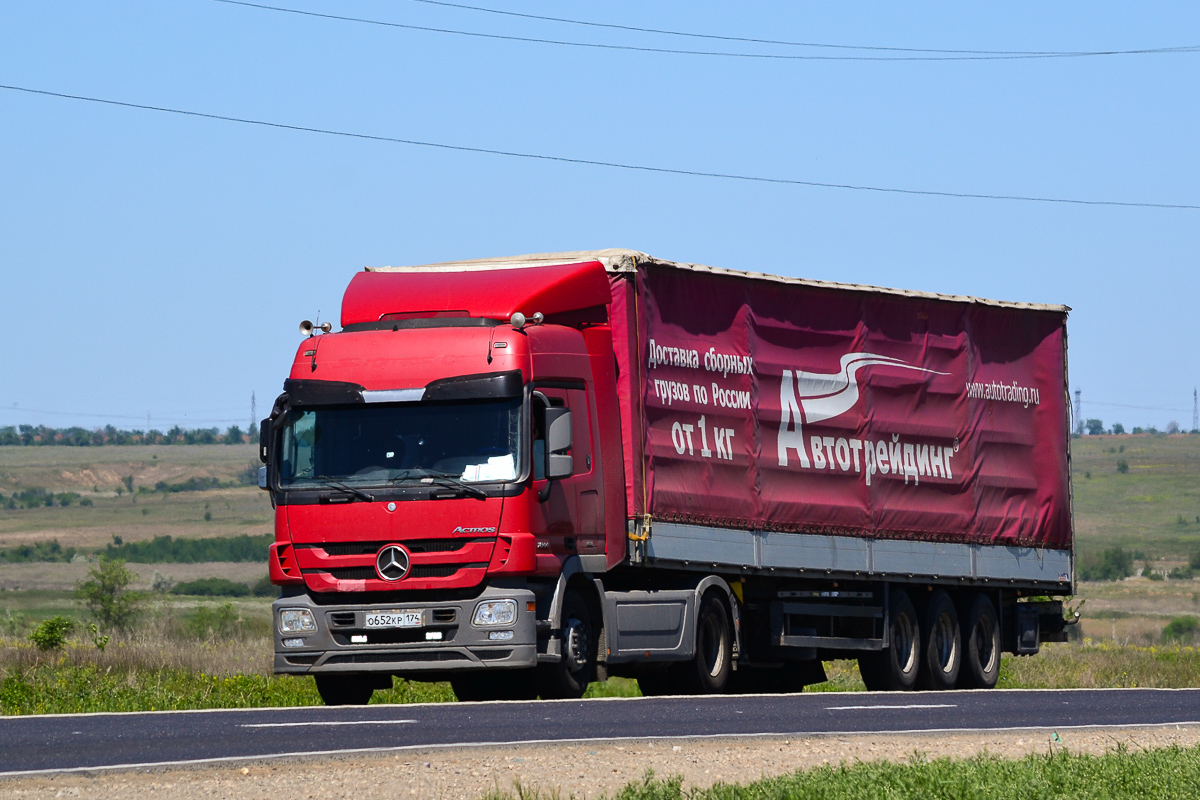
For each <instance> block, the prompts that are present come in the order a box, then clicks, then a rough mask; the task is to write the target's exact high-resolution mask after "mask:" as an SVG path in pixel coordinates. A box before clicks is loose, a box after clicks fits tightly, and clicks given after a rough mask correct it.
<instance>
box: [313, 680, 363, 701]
mask: <svg viewBox="0 0 1200 800" xmlns="http://www.w3.org/2000/svg"><path fill="white" fill-rule="evenodd" d="M314 677H315V678H316V679H317V693H318V694H320V695H321V699H322V700H323V701H325V705H327V706H365V705H366V704H367V703H369V702H370V701H371V695H373V694H375V686H374V684H375V681H374V680H372V676H367V675H355V674H352V673H351V674H341V675H339V674H333V675H316V676H314Z"/></svg>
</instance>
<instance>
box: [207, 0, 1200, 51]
mask: <svg viewBox="0 0 1200 800" xmlns="http://www.w3.org/2000/svg"><path fill="white" fill-rule="evenodd" d="M212 1H213V2H214V3H224V4H226V5H231V6H244V7H246V8H257V9H261V10H263V11H277V12H281V13H284V14H296V15H299V16H303V17H316V18H319V19H332V20H337V21H339V22H355V23H359V24H362V25H378V26H381V27H385V28H401V29H403V30H409V31H423V32H426V33H446V34H452V35H455V36H471V37H475V38H479V39H498V40H502V41H508V42H526V43H533V44H552V45H558V46H561V47H585V48H593V49H599V50H626V51H635V52H640V53H662V54H667V55H681V56H716V57H721V58H758V59H770V60H781V61H1013V60H1026V59H1040V58H1082V57H1088V56H1117V55H1148V54H1152V53H1157V54H1165V53H1192V52H1196V51H1197V50H1200V45H1187V46H1183V47H1155V48H1147V49H1143V50H1095V51H1087V52H1082V51H1081V52H1062V53H1049V52H1048V53H1036V52H1031V53H1017V52H1011V53H1008V54H1005V55H983V54H980V55H920V56H824V55H786V54H783V53H729V52H721V51H716V50H672V49H670V48H665V47H638V46H636V45H628V44H599V43H596V42H572V41H566V40H562V39H539V38H535V37H531V36H509V35H504V34H499V33H482V32H479V31H464V30H458V29H456V28H434V27H430V26H426V25H408V24H405V23H401V22H385V21H383V20H377V19H366V18H363V17H347V16H342V15H340V14H322V13H320V12H317V11H302V10H300V9H297V8H283V7H281V6H269V5H264V4H262V3H250V2H246V1H245V0H212ZM468 8H470V7H469V6H468ZM478 10H489V9H478ZM557 21H564V22H569V21H570V20H557ZM646 30H647V31H649V29H646ZM660 32H665V31H660ZM796 44H799V43H796ZM814 46H815V45H814ZM831 46H834V45H831ZM847 47H849V46H847ZM852 49H874V48H852ZM879 49H883V48H879ZM899 49H901V48H897V50H899ZM914 52H938V51H923V50H914ZM981 52H982V51H981Z"/></svg>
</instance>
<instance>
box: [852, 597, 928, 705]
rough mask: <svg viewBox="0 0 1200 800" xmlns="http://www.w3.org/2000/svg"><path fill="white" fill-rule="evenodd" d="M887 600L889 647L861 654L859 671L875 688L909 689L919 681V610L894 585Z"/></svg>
mask: <svg viewBox="0 0 1200 800" xmlns="http://www.w3.org/2000/svg"><path fill="white" fill-rule="evenodd" d="M890 594H891V598H890V600H889V601H888V642H889V647H888V648H887V649H886V650H880V651H879V652H876V653H867V654H865V655H861V656H859V657H858V671H859V672H860V673H861V674H862V679H863V683H865V684H866V685H867V689H868V690H870V691H872V692H907V691H910V690H911V689H912V688H913V687H914V686H916V684H917V673H918V672H920V667H921V626H920V625H919V624H918V622H917V610H916V609H915V608H913V604H912V600H909V599H908V593H907V592H905V591H904V590H903V589H892V591H891V593H890Z"/></svg>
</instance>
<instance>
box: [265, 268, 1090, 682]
mask: <svg viewBox="0 0 1200 800" xmlns="http://www.w3.org/2000/svg"><path fill="white" fill-rule="evenodd" d="M1068 311H1069V309H1068V308H1066V307H1065V306H1057V305H1040V304H1033V303H1016V302H1002V301H994V300H984V299H980V298H974V297H962V296H950V295H940V294H932V293H928V292H917V291H900V290H893V289H882V288H877V287H870V286H859V285H849V284H838V283H829V282H823V281H814V280H805V279H801V278H790V277H781V276H777V275H766V274H758V273H747V272H738V271H732V270H724V269H717V268H712V267H705V266H699V265H694V264H684V263H674V262H670V261H665V260H662V259H657V258H654V257H651V256H648V255H646V254H644V253H639V252H634V251H629V250H615V249H613V250H601V251H588V252H573V253H556V254H539V255H528V256H517V257H512V258H502V259H487V260H477V261H460V262H451V263H443V264H432V265H425V266H414V267H379V268H371V267H368V268H366V269H365V270H364V271H362V272H359V273H357V274H355V275H354V277H353V279H352V280H351V281H350V284H349V286H348V287H347V289H346V292H345V295H344V298H343V301H342V310H341V328H340V330H338V331H337V332H333V331H332V326H330V325H328V324H326V325H324V326H321V327H319V328H318V327H314V326H313V325H312V324H311V323H307V322H306V323H303V324H302V325H301V330H302V332H303V333H304V334H305V338H304V340H303V341H302V343H301V344H300V346H299V348H298V349H297V351H296V356H295V360H294V361H293V363H292V368H291V373H290V375H289V377H288V378H287V380H286V381H285V382H284V390H283V394H281V395H280V396H279V398H278V399H277V400H276V402H275V404H274V407H273V409H272V411H271V414H270V417H269V418H268V419H266V420H264V421H263V423H262V426H261V430H260V442H261V445H260V455H261V458H262V460H263V462H264V463H265V466H264V467H263V469H262V470H260V478H259V482H260V486H262V487H263V488H265V489H267V490H268V491H269V492H270V495H271V500H272V504H273V506H274V509H275V542H274V543H273V544H272V545H271V547H270V553H269V568H270V575H271V579H272V581H273V582H274V583H276V584H278V585H279V586H280V587H281V597H280V598H279V599H278V600H277V601H275V603H274V605H273V625H274V631H275V633H274V643H275V672H276V673H287V674H304V675H314V676H315V677H316V682H317V687H318V689H319V690H320V693H321V696H322V698H323V699H324V700H325V702H326V703H328V704H352V703H365V702H367V701H368V700H369V698H370V697H371V695H372V692H373V691H374V690H375V689H377V688H381V687H386V686H390V685H391V682H392V679H393V676H400V677H403V678H407V679H410V680H419V681H435V680H449V681H450V683H451V685H452V686H453V688H454V691H455V693H456V695H457V696H458V697H459V698H460V699H462V700H479V699H519V698H533V697H537V696H541V697H545V698H564V697H568V698H569V697H579V696H581V695H582V694H583V693H584V691H585V689H586V688H587V686H588V684H589V682H591V681H594V680H604V679H606V678H607V677H608V676H612V675H620V676H628V677H634V678H636V679H637V681H638V684H639V686H640V688H641V690H642V692H643V693H645V694H666V693H721V692H736V691H799V690H801V689H802V688H803V687H804V686H805V685H809V684H812V683H817V682H820V681H822V680H824V676H825V674H824V668H823V662H824V661H826V660H831V659H845V658H857V660H858V663H859V666H860V670H861V674H862V677H863V680H864V682H865V683H866V685H867V688H869V689H872V690H909V689H914V688H923V689H949V688H954V687H975V688H990V687H991V686H994V685H995V683H996V680H997V677H998V673H999V667H1000V659H1001V654H1002V653H1014V654H1017V655H1029V654H1034V653H1036V652H1037V651H1038V649H1039V646H1040V644H1041V643H1042V642H1049V641H1064V640H1065V638H1066V624H1067V622H1066V621H1065V620H1064V617H1063V610H1062V603H1061V601H1060V600H1052V599H1049V598H1051V597H1055V596H1059V597H1061V596H1064V595H1069V594H1071V593H1072V592H1073V589H1074V552H1073V546H1074V534H1073V526H1072V514H1071V483H1070V433H1069V432H1070V423H1069V413H1070V405H1069V403H1068V401H1067V386H1068V384H1067V369H1066V367H1067V358H1066V355H1067V350H1066V347H1067V339H1066V318H1067V313H1068Z"/></svg>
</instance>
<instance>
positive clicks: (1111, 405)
mask: <svg viewBox="0 0 1200 800" xmlns="http://www.w3.org/2000/svg"><path fill="white" fill-rule="evenodd" d="M1087 404H1088V405H1089V406H1108V407H1109V408H1132V409H1136V410H1138V411H1176V412H1179V413H1184V412H1186V411H1187V409H1183V408H1164V407H1163V406H1131V405H1127V404H1125V403H1101V402H1098V401H1096V400H1089V401H1088V403H1087Z"/></svg>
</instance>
